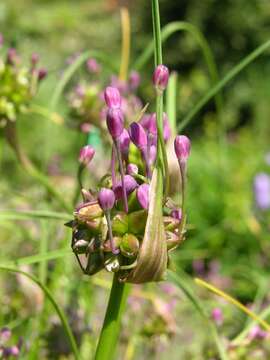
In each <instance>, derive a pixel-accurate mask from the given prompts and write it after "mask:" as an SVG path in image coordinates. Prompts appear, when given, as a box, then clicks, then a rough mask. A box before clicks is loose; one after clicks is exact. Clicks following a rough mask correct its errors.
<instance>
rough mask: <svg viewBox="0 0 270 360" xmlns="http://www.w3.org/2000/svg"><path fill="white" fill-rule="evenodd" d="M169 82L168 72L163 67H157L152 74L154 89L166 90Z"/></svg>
mask: <svg viewBox="0 0 270 360" xmlns="http://www.w3.org/2000/svg"><path fill="white" fill-rule="evenodd" d="M168 80H169V70H168V68H167V67H166V66H165V65H158V66H157V67H156V68H155V71H154V74H153V83H154V86H155V87H156V89H158V90H160V91H163V90H165V89H166V87H167V84H168Z"/></svg>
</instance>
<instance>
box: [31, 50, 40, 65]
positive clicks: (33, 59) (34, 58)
mask: <svg viewBox="0 0 270 360" xmlns="http://www.w3.org/2000/svg"><path fill="white" fill-rule="evenodd" d="M38 62H39V55H38V53H33V54H32V56H31V63H32V65H33V66H35V65H36V64H37V63H38Z"/></svg>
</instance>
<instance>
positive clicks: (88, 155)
mask: <svg viewBox="0 0 270 360" xmlns="http://www.w3.org/2000/svg"><path fill="white" fill-rule="evenodd" d="M94 155H95V150H94V148H93V147H92V146H91V145H86V146H84V147H83V148H81V150H80V155H79V162H80V163H81V164H83V165H84V166H87V165H88V164H89V163H90V161H91V160H92V159H93V157H94Z"/></svg>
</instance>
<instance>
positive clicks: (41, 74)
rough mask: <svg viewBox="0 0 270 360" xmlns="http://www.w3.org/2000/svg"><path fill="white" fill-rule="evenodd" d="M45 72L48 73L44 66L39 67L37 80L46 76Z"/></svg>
mask: <svg viewBox="0 0 270 360" xmlns="http://www.w3.org/2000/svg"><path fill="white" fill-rule="evenodd" d="M47 74H48V71H47V69H45V68H40V69H39V70H38V80H39V81H41V80H43V79H44V78H45V77H46V76H47Z"/></svg>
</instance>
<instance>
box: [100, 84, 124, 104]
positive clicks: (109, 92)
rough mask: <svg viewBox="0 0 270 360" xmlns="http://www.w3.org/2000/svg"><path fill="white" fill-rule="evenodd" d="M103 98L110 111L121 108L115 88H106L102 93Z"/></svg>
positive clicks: (119, 96)
mask: <svg viewBox="0 0 270 360" xmlns="http://www.w3.org/2000/svg"><path fill="white" fill-rule="evenodd" d="M104 98H105V102H106V104H107V106H108V107H109V108H110V109H118V108H120V107H121V95H120V92H119V90H118V89H117V88H116V87H112V86H108V87H106V89H105V92H104Z"/></svg>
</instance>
